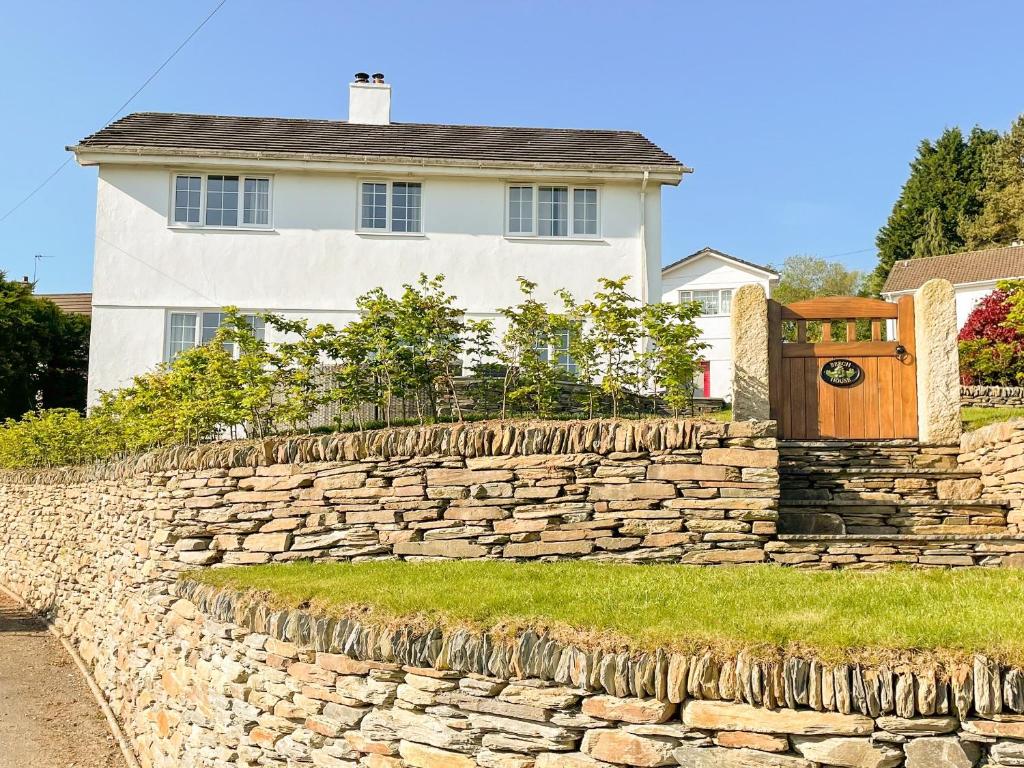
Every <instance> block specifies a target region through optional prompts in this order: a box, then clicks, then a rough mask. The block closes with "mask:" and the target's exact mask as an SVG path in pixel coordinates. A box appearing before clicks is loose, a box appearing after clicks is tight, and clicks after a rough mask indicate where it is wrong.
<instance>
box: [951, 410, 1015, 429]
mask: <svg viewBox="0 0 1024 768" xmlns="http://www.w3.org/2000/svg"><path fill="white" fill-rule="evenodd" d="M1022 416H1024V408H975V407H973V406H971V407H967V408H961V409H960V419H961V420H962V421H963V423H964V429H965V430H967V431H970V430H972V429H978V427H985V426H988V425H989V424H995V423H996V422H999V421H1009V420H1010V419H1019V418H1021V417H1022Z"/></svg>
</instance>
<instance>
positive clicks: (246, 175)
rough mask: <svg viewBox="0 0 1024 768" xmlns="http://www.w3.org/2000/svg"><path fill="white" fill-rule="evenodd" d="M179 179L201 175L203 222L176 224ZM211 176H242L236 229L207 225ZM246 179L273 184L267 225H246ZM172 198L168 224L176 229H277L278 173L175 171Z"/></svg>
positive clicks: (172, 175)
mask: <svg viewBox="0 0 1024 768" xmlns="http://www.w3.org/2000/svg"><path fill="white" fill-rule="evenodd" d="M179 176H198V177H199V178H200V180H201V181H200V185H199V222H198V223H192V222H187V221H175V220H174V208H175V205H174V203H175V189H176V187H177V184H178V177H179ZM210 176H237V177H238V224H236V225H234V226H232V225H231V224H207V223H206V196H207V181H208V179H209V177H210ZM246 179H263V180H266V181H267V182H269V190H268V195H267V223H266V224H243V223H242V221H243V220H244V218H245V181H246ZM169 186H170V195H169V198H168V206H167V225H168V226H169V227H171V228H172V229H208V230H222V231H225V232H238V231H243V232H244V231H246V230H268V229H273V228H274V174H272V173H256V172H249V171H235V170H225V171H220V170H217V171H189V170H177V171H172V172H171V179H170V185H169Z"/></svg>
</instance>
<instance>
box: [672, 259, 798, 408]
mask: <svg viewBox="0 0 1024 768" xmlns="http://www.w3.org/2000/svg"><path fill="white" fill-rule="evenodd" d="M778 281H779V275H778V273H777V272H776V271H775V270H774V269H772V268H771V267H764V266H761V265H759V264H752V263H751V262H749V261H744V260H743V259H738V258H736V257H735V256H730V255H729V254H728V253H723V252H722V251H718V250H715V249H714V248H702V249H701V250H699V251H697V252H696V253H691V254H690V255H689V256H686V257H684V258H682V259H679V260H678V261H674V262H672V263H671V264H669V265H668V266H666V267H664V268H663V269H662V270H661V293H662V301H666V302H673V303H678V302H681V301H698V302H700V304H701V307H702V312H701V316H700V317H699V318H697V325H698V326H700V329H701V331H702V337H701V340H702V341H703V342H704V343H705V344H707V345H708V346H707V349H705V350H704V361H703V362H702V364H701V372H700V374H699V379H698V380H697V381H695V382H694V390H695V392H696V394H697V395H698V396H703V397H715V398H722V399H724V400H731V399H732V323H731V320H730V310H731V307H732V294H733V291H734V290H736V289H737V288H739V287H740V286H741V285H746V284H748V283H758V284H760V285H762V286H763V287H764V289H765V293H767V294H768V295H769V296H771V291H772V288H773V287H774V286H775V285H776V284H777V283H778Z"/></svg>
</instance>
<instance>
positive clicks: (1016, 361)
mask: <svg viewBox="0 0 1024 768" xmlns="http://www.w3.org/2000/svg"><path fill="white" fill-rule="evenodd" d="M958 339H959V342H960V375H961V379H962V380H963V382H964V383H965V384H980V385H991V386H1019V385H1020V384H1024V281H1004V282H1001V283H999V284H998V287H997V288H996V290H994V291H993V292H992V293H990V294H989V295H988V296H986V297H985V298H983V299H982V300H981V301H980V302H978V305H977V306H976V307H975V308H974V309H973V310H972V311H971V314H970V315H968V317H967V322H965V323H964V327H963V328H962V329H961V330H960V334H959V336H958Z"/></svg>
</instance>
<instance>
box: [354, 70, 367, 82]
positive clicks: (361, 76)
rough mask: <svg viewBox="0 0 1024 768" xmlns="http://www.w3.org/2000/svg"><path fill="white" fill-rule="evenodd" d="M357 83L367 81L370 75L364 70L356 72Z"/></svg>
mask: <svg viewBox="0 0 1024 768" xmlns="http://www.w3.org/2000/svg"><path fill="white" fill-rule="evenodd" d="M356 82H357V83H368V82H370V76H369V75H368V74H366V73H365V72H356Z"/></svg>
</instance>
